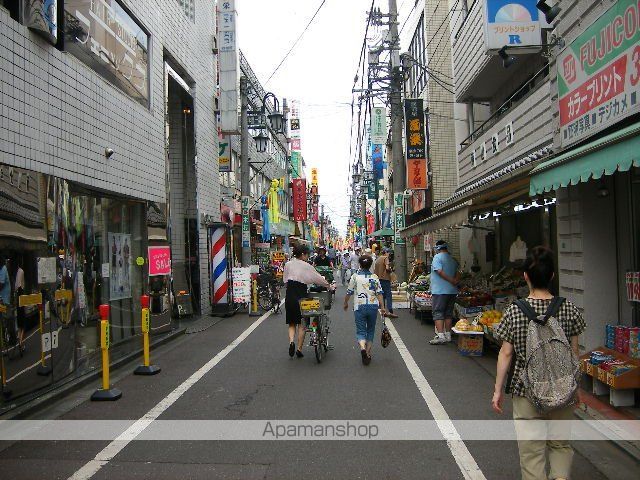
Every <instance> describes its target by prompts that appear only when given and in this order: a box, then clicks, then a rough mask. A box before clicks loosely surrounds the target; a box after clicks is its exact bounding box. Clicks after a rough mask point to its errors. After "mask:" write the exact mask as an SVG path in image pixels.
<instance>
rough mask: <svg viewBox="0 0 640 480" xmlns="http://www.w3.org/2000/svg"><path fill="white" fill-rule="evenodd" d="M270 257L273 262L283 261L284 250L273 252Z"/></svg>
mask: <svg viewBox="0 0 640 480" xmlns="http://www.w3.org/2000/svg"><path fill="white" fill-rule="evenodd" d="M271 258H273V261H274V262H284V252H273V253H272V254H271Z"/></svg>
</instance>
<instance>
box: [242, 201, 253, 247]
mask: <svg viewBox="0 0 640 480" xmlns="http://www.w3.org/2000/svg"><path fill="white" fill-rule="evenodd" d="M249 246H251V223H250V220H249V197H247V196H245V197H242V247H243V248H245V247H249Z"/></svg>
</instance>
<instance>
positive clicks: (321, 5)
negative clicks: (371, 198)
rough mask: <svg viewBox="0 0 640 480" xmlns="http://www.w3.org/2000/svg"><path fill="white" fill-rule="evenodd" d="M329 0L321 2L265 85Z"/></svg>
mask: <svg viewBox="0 0 640 480" xmlns="http://www.w3.org/2000/svg"><path fill="white" fill-rule="evenodd" d="M326 1H327V0H322V2H321V3H320V6H319V7H318V9H317V10H316V13H314V14H313V17H311V20H309V23H307V26H306V27H304V30H302V33H301V34H300V35H299V36H298V38H297V39H296V41H295V42H293V45H291V48H290V49H289V51H288V52H287V53H286V54H285V56H284V58H283V59H282V61H281V62H280V63H279V64H278V66H277V67H276V69H275V70H274V71H273V72H272V73H271V75H269V78H267V81H266V82H264V85H265V86H266V85H267V83H269V81H270V80H271V79H272V78H273V76H274V75H275V74H276V72H277V71H278V70H279V69H280V67H281V66H282V64H283V63H284V62H285V60H286V59H287V57H288V56H289V54H290V53H291V52H292V51H293V49H294V48H296V45H298V42H299V41H300V39H301V38H302V37H303V36H304V34H305V32H306V31H307V30H308V29H309V27H310V26H311V24H312V23H313V20H314V19H315V18H316V16H317V15H318V13H319V12H320V10H321V9H322V7H323V6H324V4H325V3H326Z"/></svg>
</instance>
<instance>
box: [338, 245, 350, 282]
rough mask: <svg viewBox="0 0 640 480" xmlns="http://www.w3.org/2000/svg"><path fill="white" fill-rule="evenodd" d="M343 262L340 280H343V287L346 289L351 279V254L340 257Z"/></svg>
mask: <svg viewBox="0 0 640 480" xmlns="http://www.w3.org/2000/svg"><path fill="white" fill-rule="evenodd" d="M340 259H341V260H340V261H341V271H340V278H341V279H342V286H343V287H344V286H345V285H346V284H347V283H348V282H349V279H350V278H351V274H350V268H351V254H350V253H349V252H344V253H343V254H342V256H341V257H340Z"/></svg>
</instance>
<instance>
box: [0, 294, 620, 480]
mask: <svg viewBox="0 0 640 480" xmlns="http://www.w3.org/2000/svg"><path fill="white" fill-rule="evenodd" d="M343 293H344V289H342V288H340V289H339V291H338V293H337V298H338V299H339V300H341V298H342V296H343ZM340 306H341V303H338V304H334V306H333V308H332V310H331V317H332V332H331V343H333V344H334V345H335V349H334V350H332V351H329V352H328V355H327V357H326V359H325V360H324V362H323V363H322V364H317V363H316V360H315V358H314V356H313V351H312V349H309V348H308V347H307V348H306V349H305V357H304V358H302V359H298V358H295V357H294V358H289V356H288V355H287V343H286V327H285V325H284V317H283V314H280V315H271V316H269V317H268V318H266V319H264V321H262V322H261V323H260V324H259V326H258V327H257V328H256V329H255V330H254V331H253V332H252V333H251V334H250V335H248V336H247V337H246V338H245V339H244V340H242V341H241V342H240V343H239V344H237V346H236V347H235V348H234V349H233V350H231V351H230V352H229V353H228V355H227V356H225V357H224V358H223V359H222V360H221V361H220V362H219V363H217V365H215V366H214V367H213V368H211V369H210V370H209V371H208V372H207V373H206V374H204V375H203V376H202V378H201V379H200V380H199V381H197V382H196V383H194V384H193V385H192V386H191V387H190V388H189V389H188V390H186V391H185V392H184V393H183V394H182V395H181V396H180V397H179V398H178V399H177V400H176V401H175V402H174V403H172V404H170V405H167V407H166V409H165V410H164V411H163V412H162V414H161V415H160V416H159V417H158V420H352V421H357V420H372V421H376V420H431V419H433V414H432V412H431V411H430V410H429V408H428V407H427V404H426V402H425V399H424V398H423V397H422V396H421V393H420V391H419V390H418V388H417V386H416V382H415V381H414V379H413V378H412V374H411V372H410V371H409V369H408V367H407V364H406V363H405V360H404V359H403V357H402V356H401V355H400V353H399V350H398V348H397V344H395V343H392V344H391V345H390V346H389V347H388V348H387V349H382V348H381V347H380V345H379V343H378V342H379V332H378V333H377V335H376V345H375V346H374V352H373V353H374V354H373V361H372V362H371V364H370V365H369V366H366V367H365V366H363V365H362V363H361V361H360V355H359V352H358V350H357V347H356V345H355V342H354V339H353V336H354V325H353V318H352V312H351V311H348V312H344V311H343V310H342V309H340V308H338V307H340ZM399 312H401V315H400V318H398V319H397V320H394V321H393V327H394V328H395V329H396V330H397V333H398V335H399V340H401V341H402V342H403V343H404V345H406V348H407V354H409V355H410V356H411V357H412V358H413V359H414V360H415V362H416V363H417V365H418V367H419V369H420V373H421V374H422V375H424V379H425V380H426V382H428V384H429V385H430V386H431V388H432V389H433V391H434V392H435V394H436V396H437V399H438V400H439V401H440V402H441V404H442V406H443V407H444V409H445V411H446V413H447V414H448V416H449V417H450V418H451V419H453V420H461V419H478V420H480V419H496V418H497V417H496V416H495V415H494V414H493V413H492V412H491V409H490V397H491V395H490V394H491V392H492V389H493V378H494V377H493V372H494V370H495V365H494V364H495V355H488V356H485V357H478V358H463V357H461V356H460V355H459V354H458V353H457V351H456V348H455V346H454V345H452V344H449V345H444V346H430V345H428V343H427V341H426V340H427V337H428V336H430V333H431V332H432V328H433V327H432V326H430V325H426V324H422V323H421V322H420V321H419V320H416V319H415V318H413V316H412V315H409V313H408V311H407V310H399ZM261 318H263V317H261ZM254 322H260V319H258V318H254V317H251V318H250V317H248V316H247V315H241V314H238V315H236V316H235V317H232V318H228V319H225V320H224V321H222V322H220V323H218V324H216V325H214V326H212V327H210V328H208V329H207V330H205V331H203V332H201V333H196V334H192V335H185V336H182V337H180V338H179V339H177V340H174V341H173V342H172V343H169V344H168V345H165V346H163V347H160V351H159V352H153V360H154V362H155V363H157V364H159V365H160V366H161V367H162V372H161V373H160V374H159V375H156V376H152V377H137V376H133V375H128V374H126V372H115V376H116V378H118V377H119V376H120V375H121V374H124V375H125V376H123V378H121V379H118V380H117V382H116V383H115V386H116V387H117V388H119V389H121V390H122V392H123V396H122V399H121V400H119V401H117V402H107V403H92V402H90V401H89V400H88V395H90V393H91V392H92V389H93V388H95V385H91V387H90V388H87V389H83V390H80V391H78V392H75V393H74V394H72V395H70V396H68V397H66V398H65V400H63V401H61V402H59V403H58V404H55V405H52V406H51V407H50V408H49V409H45V410H44V411H43V412H41V413H39V414H35V415H33V416H32V418H39V419H43V418H58V419H61V420H72V419H73V420H104V419H111V420H115V419H132V420H135V419H139V418H142V417H143V416H144V415H145V414H147V412H148V411H149V410H151V409H152V408H154V407H155V406H156V405H158V403H159V402H161V401H163V399H166V398H167V396H168V395H169V394H170V393H171V392H172V390H173V389H174V388H176V387H177V386H178V385H180V384H182V383H183V382H184V381H185V380H186V379H187V378H188V377H189V376H191V375H192V374H193V373H194V372H196V371H197V370H199V369H200V368H201V367H202V366H203V365H205V364H206V363H207V362H209V360H211V359H212V358H214V357H215V356H216V355H217V354H218V353H219V352H221V351H222V350H223V349H225V348H226V347H227V346H228V345H230V344H231V343H232V342H234V340H235V339H237V338H238V337H239V336H240V335H241V334H242V333H243V332H244V331H246V330H247V329H248V328H249V327H250V326H251V325H252V324H253V323H254ZM378 330H379V328H378ZM65 409H70V410H69V411H68V412H64V413H62V412H63V411H64V410H65ZM509 413H510V412H506V413H505V415H508V414H509ZM238 426H239V427H238V428H242V426H241V424H240V423H239V424H238ZM108 444H109V442H102V441H75V442H64V441H57V442H37V441H30V442H21V443H15V444H7V443H3V444H0V445H2V447H1V448H2V451H1V452H0V471H1V472H3V475H2V477H3V478H25V479H27V478H28V479H34V480H35V479H40V478H42V479H45V478H46V479H53V478H56V479H66V478H69V477H71V476H72V475H73V474H74V473H76V472H80V473H79V475H78V476H77V477H75V478H95V479H107V478H123V479H131V478H155V479H175V478H189V479H210V478H228V479H296V478H301V477H305V478H327V479H329V478H361V479H367V478H446V479H455V478H465V477H464V476H463V473H462V472H461V467H468V466H469V465H468V464H465V463H464V462H462V464H461V465H459V464H458V463H456V459H455V458H454V456H453V455H452V452H451V450H450V447H449V446H448V445H447V443H446V442H445V441H421V442H419V441H393V442H391V441H375V440H372V441H340V440H333V441H317V442H313V441H301V440H298V441H259V440H258V439H256V441H242V442H239V441H217V442H214V441H139V440H135V439H134V440H133V441H131V442H129V443H126V444H125V445H123V446H122V447H121V448H120V447H118V448H117V449H116V450H115V451H116V452H117V453H116V454H115V456H113V458H111V459H109V461H101V462H94V459H95V458H96V455H98V454H99V452H101V451H102V450H103V449H104V448H105V447H106V446H107V445H108ZM465 445H466V448H468V451H469V453H470V457H469V458H472V459H473V461H475V463H476V464H477V467H478V469H479V471H475V472H474V471H470V472H467V475H469V476H468V477H466V478H487V479H511V478H518V475H519V465H518V453H517V446H516V444H515V442H495V441H486V442H480V441H472V442H465ZM602 452H603V453H604V452H606V448H604V449H603V450H602ZM112 453H113V450H112ZM101 458H102V457H101V456H99V457H98V459H101ZM604 458H606V457H605V456H603V457H602V458H601V459H600V460H598V461H604ZM98 463H99V467H100V469H99V470H98V471H97V472H96V473H95V475H93V476H92V475H90V474H87V472H88V471H91V468H93V467H94V466H95V465H96V464H98ZM88 464H89V468H88V469H87V465H88ZM480 472H481V473H480ZM574 472H575V473H574V478H577V479H587V478H588V479H604V478H607V477H605V476H603V475H602V474H601V473H599V472H598V471H597V470H596V469H595V467H594V465H593V464H592V463H591V462H590V461H589V460H588V459H586V458H584V457H583V456H581V455H580V454H579V453H578V454H576V459H575V466H574ZM629 474H630V475H631V476H625V475H626V474H621V475H620V476H617V477H615V478H619V479H621V478H633V474H632V472H629Z"/></svg>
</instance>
